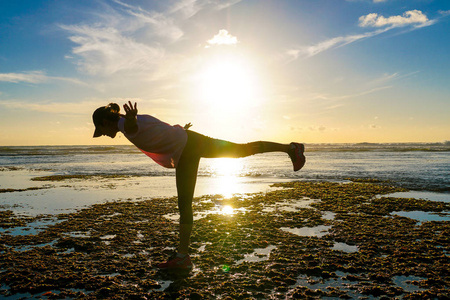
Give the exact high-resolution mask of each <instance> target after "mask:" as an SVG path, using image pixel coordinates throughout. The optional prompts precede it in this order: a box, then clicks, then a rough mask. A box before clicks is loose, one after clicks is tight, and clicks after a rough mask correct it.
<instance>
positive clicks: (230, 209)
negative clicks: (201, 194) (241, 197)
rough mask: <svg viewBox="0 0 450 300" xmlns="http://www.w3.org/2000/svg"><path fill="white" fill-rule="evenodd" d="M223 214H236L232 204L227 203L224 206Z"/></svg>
mask: <svg viewBox="0 0 450 300" xmlns="http://www.w3.org/2000/svg"><path fill="white" fill-rule="evenodd" d="M222 214H223V215H227V216H231V215H233V214H234V209H233V207H231V205H225V206H224V207H222Z"/></svg>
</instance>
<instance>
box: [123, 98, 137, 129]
mask: <svg viewBox="0 0 450 300" xmlns="http://www.w3.org/2000/svg"><path fill="white" fill-rule="evenodd" d="M123 109H124V110H125V116H123V117H124V118H125V124H124V125H125V132H126V133H127V134H133V133H136V132H137V131H138V126H137V119H136V117H137V112H138V110H137V103H136V102H135V103H134V106H133V104H132V103H131V101H128V104H127V103H125V104H124V105H123Z"/></svg>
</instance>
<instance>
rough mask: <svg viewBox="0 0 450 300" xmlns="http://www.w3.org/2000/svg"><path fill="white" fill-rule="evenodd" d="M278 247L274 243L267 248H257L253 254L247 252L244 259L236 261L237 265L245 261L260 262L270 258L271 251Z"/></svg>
mask: <svg viewBox="0 0 450 300" xmlns="http://www.w3.org/2000/svg"><path fill="white" fill-rule="evenodd" d="M276 248H277V247H276V246H274V245H269V246H267V247H266V248H256V249H255V251H254V252H253V253H251V254H245V256H244V258H243V259H240V260H238V261H237V262H236V264H237V265H239V264H242V263H243V262H249V263H251V262H260V261H265V260H268V259H269V255H270V252H271V251H272V250H274V249H276Z"/></svg>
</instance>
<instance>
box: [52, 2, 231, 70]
mask: <svg viewBox="0 0 450 300" xmlns="http://www.w3.org/2000/svg"><path fill="white" fill-rule="evenodd" d="M237 2H240V0H239V1H237V0H227V1H223V0H181V1H176V2H175V3H173V4H170V6H169V7H166V8H165V9H162V10H161V11H154V10H146V9H144V8H142V7H140V6H134V5H131V4H129V3H125V2H123V1H119V0H115V1H114V4H115V5H114V7H113V6H110V5H106V4H105V6H107V9H105V12H103V13H98V14H97V15H96V19H95V20H93V21H92V22H91V23H83V24H72V25H60V28H61V29H63V30H65V31H67V32H68V33H69V39H70V40H71V41H72V42H73V43H74V44H75V45H76V46H75V47H74V48H73V49H72V55H73V56H74V58H72V59H74V60H75V63H76V64H78V66H79V67H80V70H81V71H83V72H86V73H89V74H92V75H112V74H115V73H118V72H122V71H124V72H127V71H128V72H137V73H139V72H146V73H147V75H148V76H150V75H151V74H150V73H151V72H155V70H157V69H158V68H157V66H159V65H160V64H161V63H162V62H164V63H167V61H165V59H167V57H169V56H170V53H168V50H167V49H168V47H169V46H170V45H171V44H173V43H175V42H177V41H179V40H181V39H182V38H183V37H184V35H185V32H184V31H183V27H184V25H185V24H184V22H185V21H186V20H187V19H189V18H191V17H192V16H194V15H196V14H197V13H198V12H199V11H201V10H206V9H209V10H217V9H223V8H225V7H227V6H230V5H233V4H235V3H237Z"/></svg>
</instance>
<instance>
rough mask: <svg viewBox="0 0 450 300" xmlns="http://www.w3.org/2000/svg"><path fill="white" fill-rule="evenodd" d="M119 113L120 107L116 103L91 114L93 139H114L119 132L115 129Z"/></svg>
mask: <svg viewBox="0 0 450 300" xmlns="http://www.w3.org/2000/svg"><path fill="white" fill-rule="evenodd" d="M119 112H120V106H119V105H118V104H116V103H110V104H108V105H107V106H102V107H99V108H97V109H96V110H95V111H94V113H93V114H92V121H94V125H95V131H94V137H99V136H102V135H107V136H109V137H111V138H114V137H115V136H116V134H117V132H118V131H119V129H118V127H117V122H118V121H119V119H120V114H119Z"/></svg>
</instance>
